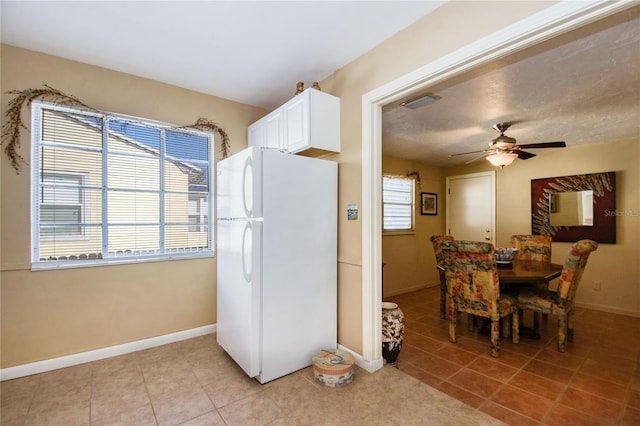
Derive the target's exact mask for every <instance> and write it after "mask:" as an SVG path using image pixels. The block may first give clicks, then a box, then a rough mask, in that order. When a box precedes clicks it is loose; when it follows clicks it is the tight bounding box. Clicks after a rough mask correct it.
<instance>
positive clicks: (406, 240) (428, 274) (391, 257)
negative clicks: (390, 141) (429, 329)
mask: <svg viewBox="0 0 640 426" xmlns="http://www.w3.org/2000/svg"><path fill="white" fill-rule="evenodd" d="M382 171H383V173H389V174H395V175H401V176H404V175H406V174H407V173H409V172H418V173H419V174H420V182H416V193H415V197H416V198H415V199H416V209H415V231H414V232H412V233H398V234H393V233H388V234H383V235H382V261H383V262H384V263H385V266H384V269H383V278H384V282H383V292H382V296H383V298H384V297H389V296H392V295H395V294H402V293H406V292H408V291H412V290H417V289H420V288H424V287H427V286H432V285H439V277H438V273H437V272H436V259H435V256H434V254H433V249H432V247H431V242H430V241H429V237H430V236H432V235H434V234H441V233H443V230H444V226H445V214H444V213H445V210H444V205H445V203H444V187H445V182H444V179H443V177H442V176H443V173H442V169H441V168H438V167H430V166H425V165H424V164H420V163H418V162H415V161H408V160H403V159H399V158H393V157H387V156H384V157H382ZM420 192H431V193H435V194H438V215H437V216H423V215H421V214H420Z"/></svg>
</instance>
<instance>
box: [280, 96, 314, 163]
mask: <svg viewBox="0 0 640 426" xmlns="http://www.w3.org/2000/svg"><path fill="white" fill-rule="evenodd" d="M284 114H285V120H284V121H285V124H284V133H285V135H284V136H285V137H284V141H285V144H286V147H285V148H286V150H287V151H289V152H298V151H300V150H303V149H305V148H307V147H308V146H309V92H304V93H301V94H300V95H298V96H296V97H295V98H293V99H292V100H291V101H289V102H287V103H286V104H285V105H284Z"/></svg>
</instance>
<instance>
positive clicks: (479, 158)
mask: <svg viewBox="0 0 640 426" xmlns="http://www.w3.org/2000/svg"><path fill="white" fill-rule="evenodd" d="M489 154H491V153H490V152H486V151H485V153H484V154H482V155H481V156H479V157H475V158H472V159H471V160H469V161H465V162H464V164H469V163H473V162H474V161H478V160H481V159H483V158H485V157H486V156H487V155H489Z"/></svg>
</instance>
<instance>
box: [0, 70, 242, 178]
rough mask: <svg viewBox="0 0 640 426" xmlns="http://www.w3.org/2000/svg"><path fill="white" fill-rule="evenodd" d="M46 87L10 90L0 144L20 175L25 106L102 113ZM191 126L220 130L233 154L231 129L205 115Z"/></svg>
mask: <svg viewBox="0 0 640 426" xmlns="http://www.w3.org/2000/svg"><path fill="white" fill-rule="evenodd" d="M43 86H44V89H26V90H11V91H9V92H7V93H9V94H11V95H17V96H16V97H15V98H13V99H12V100H11V101H9V104H8V108H7V112H6V114H5V115H6V117H7V121H6V122H5V123H4V124H3V125H2V139H1V140H0V145H2V144H5V142H6V144H5V147H4V152H5V154H7V156H8V157H9V161H10V162H11V166H13V168H14V169H15V171H16V173H18V174H19V173H20V170H21V169H22V164H27V162H26V161H25V159H24V158H22V156H21V155H20V154H18V148H20V132H21V131H22V129H25V130H26V131H29V129H28V128H27V126H25V125H24V122H23V121H22V117H21V112H22V108H23V107H24V106H25V104H26V105H27V106H31V102H33V101H34V100H36V99H39V100H43V101H48V102H51V103H53V104H55V105H60V106H71V107H76V108H83V109H85V110H88V111H92V112H98V113H101V112H100V111H98V110H96V109H95V108H91V107H90V106H87V105H86V104H84V103H83V102H81V101H80V100H79V99H78V98H76V97H75V96H71V95H67V94H66V93H64V92H61V91H60V90H57V89H54V88H53V87H51V86H49V85H47V84H44V83H43ZM189 127H190V128H194V129H198V130H203V131H210V132H214V133H218V134H219V135H220V136H221V137H222V142H221V145H222V146H221V149H220V152H221V153H222V158H223V159H224V158H227V157H228V156H229V155H230V154H231V148H230V143H229V142H230V139H229V135H227V132H226V131H225V130H224V129H223V128H221V127H220V126H218V125H217V124H216V123H214V122H213V121H211V120H209V119H207V118H204V117H200V118H198V120H197V121H196V122H195V123H194V124H192V125H191V126H182V127H181V128H189Z"/></svg>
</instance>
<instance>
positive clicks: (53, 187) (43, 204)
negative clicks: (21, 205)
mask: <svg viewBox="0 0 640 426" xmlns="http://www.w3.org/2000/svg"><path fill="white" fill-rule="evenodd" d="M82 182H83V177H82V175H77V174H66V173H59V172H44V173H43V174H42V189H41V194H40V236H41V237H43V238H46V237H54V236H55V237H68V238H73V237H81V236H82V235H83V229H84V227H83V226H82V223H83V222H84V216H85V214H84V212H85V209H86V207H85V205H84V204H85V203H84V197H83V189H82Z"/></svg>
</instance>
